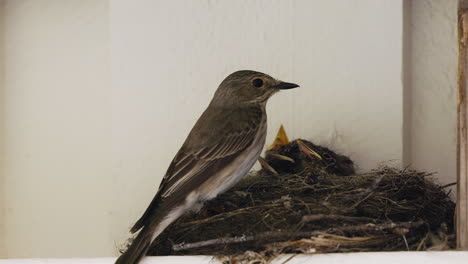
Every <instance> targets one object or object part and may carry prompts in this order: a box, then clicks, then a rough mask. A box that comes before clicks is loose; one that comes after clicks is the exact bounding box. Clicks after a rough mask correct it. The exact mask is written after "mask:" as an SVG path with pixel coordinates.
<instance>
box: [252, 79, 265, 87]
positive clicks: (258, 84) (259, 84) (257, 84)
mask: <svg viewBox="0 0 468 264" xmlns="http://www.w3.org/2000/svg"><path fill="white" fill-rule="evenodd" d="M252 84H253V86H255V87H257V88H259V87H262V85H263V80H262V79H259V78H257V79H254V80H253V81H252Z"/></svg>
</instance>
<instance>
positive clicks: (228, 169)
mask: <svg viewBox="0 0 468 264" xmlns="http://www.w3.org/2000/svg"><path fill="white" fill-rule="evenodd" d="M295 87H299V85H297V84H294V83H288V82H283V81H279V80H276V79H274V78H272V77H271V76H269V75H267V74H264V73H261V72H256V71H248V70H244V71H237V72H234V73H232V74H231V75H229V76H228V77H226V79H224V80H223V82H222V83H221V84H220V85H219V87H218V89H217V90H216V92H215V94H214V96H213V99H212V100H211V102H210V104H209V105H208V108H207V109H206V110H205V112H203V114H202V115H201V117H200V118H199V119H198V121H197V123H196V124H195V126H194V127H193V128H192V131H190V134H189V135H188V137H187V139H186V140H185V142H184V144H183V145H182V147H181V148H180V150H179V152H178V153H177V154H176V156H175V157H174V159H173V160H172V162H171V164H170V165H169V168H168V170H167V172H166V175H165V176H164V178H163V180H162V182H161V184H160V186H159V190H158V192H157V193H156V195H155V197H154V198H153V201H152V202H151V204H150V205H149V207H148V209H146V211H145V213H144V214H143V216H142V217H141V218H140V219H139V220H138V221H137V222H136V223H135V225H134V226H133V227H132V228H131V230H130V231H131V232H132V233H135V232H137V231H140V232H139V233H138V235H137V236H136V238H135V240H134V241H133V242H132V244H131V245H130V246H129V248H128V249H127V250H126V251H125V252H124V253H123V254H122V255H121V256H120V257H119V258H118V259H117V261H116V264H136V263H138V262H139V261H140V260H141V258H142V257H144V256H145V255H146V252H147V251H148V249H149V248H150V246H151V244H152V243H153V241H154V240H155V239H156V237H158V235H159V234H161V232H162V231H164V229H165V228H166V227H167V226H168V225H170V224H171V223H172V222H173V221H175V220H176V219H177V218H179V217H180V216H181V215H182V214H184V213H186V212H188V211H191V210H198V209H200V207H201V206H202V204H203V202H204V201H207V200H210V199H213V198H214V197H216V196H217V195H218V194H219V193H222V192H224V191H226V190H228V189H229V188H230V187H232V186H233V185H234V184H236V183H237V182H238V181H239V180H240V179H241V178H242V177H243V176H244V175H245V174H247V172H248V171H249V170H250V169H251V168H252V166H253V165H254V163H255V162H256V161H257V159H258V157H259V156H260V153H261V151H262V148H263V146H264V144H265V137H266V130H267V115H266V111H265V105H266V102H267V100H268V98H270V97H271V96H272V95H273V94H274V93H276V92H278V91H279V90H282V89H291V88H295Z"/></svg>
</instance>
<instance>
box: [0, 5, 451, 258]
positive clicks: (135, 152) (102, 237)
mask: <svg viewBox="0 0 468 264" xmlns="http://www.w3.org/2000/svg"><path fill="white" fill-rule="evenodd" d="M456 14H457V1H456V0H444V1H440V0H417V1H416V0H414V1H410V0H355V1H345V0H327V1H325V0H294V1H293V0H291V1H284V0H256V1H250V0H238V1H228V0H197V1H184V0H172V1H168V0H158V1H153V0H134V1H125V0H0V158H1V160H0V162H1V163H0V194H1V196H0V258H7V257H8V258H26V257H99V256H111V255H116V254H117V247H118V246H119V245H120V244H122V243H123V242H124V241H125V239H126V238H127V237H128V236H129V234H128V229H129V227H130V226H131V225H132V224H133V223H134V221H136V220H137V219H138V217H139V216H140V215H141V214H142V212H143V210H144V209H145V208H146V207H147V205H148V204H149V202H150V200H151V199H152V197H153V195H154V194H155V192H156V190H157V188H158V185H159V182H160V180H161V178H162V176H163V174H164V172H165V171H166V168H167V166H168V164H169V162H170V161H171V159H172V158H173V156H174V155H175V153H176V152H177V151H178V149H179V147H180V146H181V145H182V143H183V141H184V139H185V137H186V135H187V134H188V132H189V131H190V129H191V128H192V126H193V124H194V123H195V121H196V120H197V118H198V117H199V115H200V114H201V113H202V111H203V110H204V109H205V107H206V106H207V105H208V103H209V101H210V100H211V96H212V95H213V93H214V91H215V89H216V88H217V86H218V85H219V83H220V82H221V81H222V80H223V79H224V77H226V76H227V75H228V74H230V73H232V72H234V71H237V70H241V69H251V70H258V71H262V72H265V73H268V74H270V75H272V76H274V77H276V78H278V79H282V80H285V81H290V82H295V83H298V84H300V85H301V88H299V89H295V90H291V91H287V92H283V93H280V94H277V95H276V96H274V97H273V98H272V99H271V100H270V102H269V104H268V106H267V108H268V114H269V122H268V125H269V135H268V139H267V142H271V141H272V140H273V137H274V135H275V133H276V131H277V129H278V128H279V126H280V124H284V126H285V128H286V131H287V132H288V135H289V137H290V138H292V139H293V138H297V137H301V138H305V139H308V140H311V141H313V142H315V143H318V144H324V145H326V146H329V147H331V148H334V149H336V150H338V151H340V152H342V153H343V154H346V155H349V156H350V157H351V158H352V159H353V160H354V161H355V163H356V165H357V167H358V170H359V171H366V170H370V169H372V168H375V167H377V166H378V165H379V164H382V163H384V164H386V163H388V162H392V164H395V163H396V164H397V165H403V166H406V165H411V166H412V167H414V168H417V169H420V170H425V171H434V172H438V174H437V175H438V176H437V177H438V180H439V181H440V182H441V183H451V182H455V181H456V81H457V74H456V71H457V26H456V25H457V19H456V18H457V16H456Z"/></svg>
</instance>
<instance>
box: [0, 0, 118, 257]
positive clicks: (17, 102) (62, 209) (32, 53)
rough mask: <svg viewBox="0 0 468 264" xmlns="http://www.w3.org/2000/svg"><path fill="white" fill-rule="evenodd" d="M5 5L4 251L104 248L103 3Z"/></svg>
mask: <svg viewBox="0 0 468 264" xmlns="http://www.w3.org/2000/svg"><path fill="white" fill-rule="evenodd" d="M4 11H5V26H6V29H5V32H4V34H5V35H4V40H5V50H4V51H5V53H4V54H5V58H4V59H5V63H6V72H5V81H6V86H5V106H4V107H5V116H4V121H5V124H6V125H5V130H4V132H5V140H6V145H5V154H6V156H5V159H6V163H5V168H4V169H5V174H4V181H5V186H6V188H5V195H6V205H7V210H6V217H5V219H4V220H3V219H2V222H3V221H4V223H5V224H6V234H5V240H6V241H7V243H6V256H7V257H16V258H18V257H45V256H48V257H77V256H88V257H90V256H108V255H110V254H111V253H112V252H113V248H114V244H113V238H112V237H110V236H109V233H110V232H109V228H110V225H109V222H108V219H109V218H110V216H109V214H108V213H109V212H108V208H109V206H110V205H109V202H110V197H109V193H110V192H111V191H110V190H109V187H108V186H109V185H110V183H111V182H112V178H111V167H110V159H111V155H110V139H109V135H110V133H111V132H110V96H111V93H110V88H109V80H110V77H109V67H108V61H109V54H108V52H109V43H108V3H107V1H104V0H100V1H96V0H68V1H60V0H40V1H38V0H6V1H5V10H4ZM2 194H3V193H2Z"/></svg>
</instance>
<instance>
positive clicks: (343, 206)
mask: <svg viewBox="0 0 468 264" xmlns="http://www.w3.org/2000/svg"><path fill="white" fill-rule="evenodd" d="M261 163H262V170H260V171H257V172H253V173H251V174H249V175H248V176H246V177H245V178H244V179H243V180H242V181H241V182H239V183H238V184H237V185H236V186H235V187H233V188H232V189H231V190H229V191H228V192H226V193H224V194H221V195H219V196H218V197H217V198H216V199H214V200H211V201H209V202H207V203H206V204H205V205H204V207H203V208H202V209H201V210H200V211H199V212H197V213H191V214H188V215H185V216H184V217H182V218H180V219H179V220H177V221H176V222H175V223H173V224H172V225H171V226H170V227H169V228H167V229H166V230H165V231H164V232H163V233H162V234H161V235H160V236H159V237H158V238H157V241H156V243H154V244H153V245H154V246H153V247H152V248H151V249H150V251H149V253H148V254H149V255H200V254H203V255H216V256H231V257H229V258H228V260H233V259H236V257H235V256H238V257H237V258H239V256H242V257H240V259H241V260H249V261H251V260H252V259H254V260H258V263H262V262H266V261H267V260H269V259H271V258H272V257H274V256H277V255H278V254H282V253H293V254H295V253H316V252H317V253H318V252H320V253H324V252H356V251H396V250H431V249H437V250H442V249H449V248H453V247H454V224H453V217H454V210H455V204H454V202H452V200H451V199H450V197H449V192H447V191H446V187H447V186H440V185H438V184H436V183H435V182H434V181H433V180H431V177H430V176H431V173H425V172H418V171H414V170H411V169H397V168H390V167H381V168H378V169H376V170H374V171H371V172H369V173H364V174H355V171H354V166H353V162H352V161H351V160H350V159H349V158H348V157H346V156H344V155H340V154H337V153H335V152H333V151H331V150H330V149H327V148H324V147H321V146H318V145H315V144H313V143H311V142H308V141H306V140H295V141H293V142H291V143H288V144H285V145H282V146H279V147H277V148H276V149H273V150H270V151H268V152H267V154H266V158H265V160H262V161H261ZM246 252H247V253H246ZM238 260H239V259H238ZM228 262H229V261H228ZM232 262H234V261H232ZM241 262H242V261H241Z"/></svg>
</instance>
